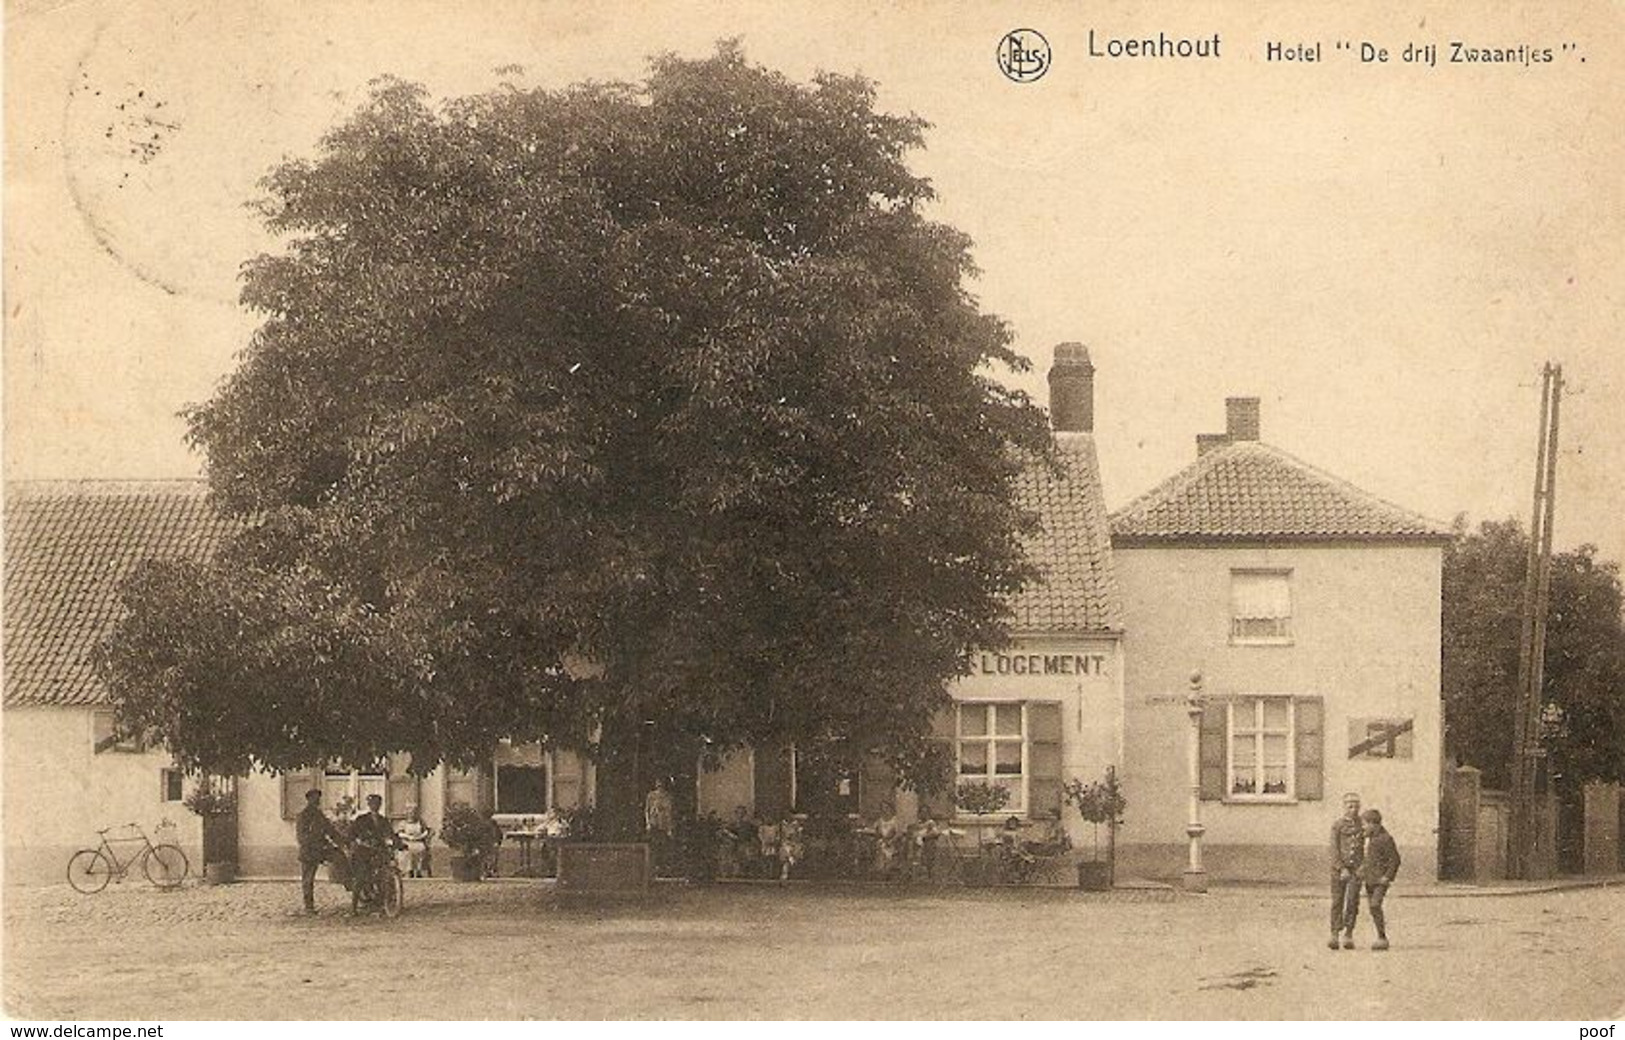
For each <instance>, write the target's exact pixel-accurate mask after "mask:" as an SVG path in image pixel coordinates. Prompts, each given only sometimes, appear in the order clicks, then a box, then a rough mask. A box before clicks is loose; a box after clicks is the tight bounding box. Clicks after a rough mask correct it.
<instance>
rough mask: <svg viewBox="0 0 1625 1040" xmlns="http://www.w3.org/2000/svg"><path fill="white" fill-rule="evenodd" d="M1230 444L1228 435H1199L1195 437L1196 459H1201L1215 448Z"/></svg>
mask: <svg viewBox="0 0 1625 1040" xmlns="http://www.w3.org/2000/svg"><path fill="white" fill-rule="evenodd" d="M1229 443H1230V435H1229V434H1228V433H1199V434H1197V435H1196V457H1197V458H1201V457H1202V456H1203V455H1206V454H1207V453H1208V452H1210V451H1212V450H1213V449H1215V448H1222V447H1224V446H1225V445H1226V444H1229Z"/></svg>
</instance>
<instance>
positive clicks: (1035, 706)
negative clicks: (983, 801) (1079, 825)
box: [1027, 701, 1061, 820]
mask: <svg viewBox="0 0 1625 1040" xmlns="http://www.w3.org/2000/svg"><path fill="white" fill-rule="evenodd" d="M1027 768H1028V777H1027V798H1028V805H1027V815H1028V817H1029V818H1031V819H1035V820H1054V819H1059V818H1060V816H1061V705H1060V702H1059V701H1032V702H1030V703H1029V704H1028V705H1027Z"/></svg>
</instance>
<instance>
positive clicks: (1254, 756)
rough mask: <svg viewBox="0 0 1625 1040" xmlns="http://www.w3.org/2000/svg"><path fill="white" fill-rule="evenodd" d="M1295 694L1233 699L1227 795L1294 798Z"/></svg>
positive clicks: (1250, 798) (1257, 798)
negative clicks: (1292, 696)
mask: <svg viewBox="0 0 1625 1040" xmlns="http://www.w3.org/2000/svg"><path fill="white" fill-rule="evenodd" d="M1293 714H1294V712H1293V703H1292V698H1291V697H1238V698H1236V699H1235V700H1233V701H1231V702H1230V762H1229V783H1228V784H1227V785H1226V787H1225V791H1226V795H1227V797H1229V798H1230V799H1232V800H1235V801H1288V800H1290V799H1291V798H1292V797H1293V787H1294V784H1293V769H1292V758H1293V754H1292V752H1293V738H1292V732H1293V731H1292V717H1293Z"/></svg>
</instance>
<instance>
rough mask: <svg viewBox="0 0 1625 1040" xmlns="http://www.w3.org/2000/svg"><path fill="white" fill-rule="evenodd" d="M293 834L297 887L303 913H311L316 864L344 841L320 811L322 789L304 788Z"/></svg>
mask: <svg viewBox="0 0 1625 1040" xmlns="http://www.w3.org/2000/svg"><path fill="white" fill-rule="evenodd" d="M295 834H296V835H297V836H298V839H299V889H300V892H301V893H302V894H303V895H304V897H305V913H307V914H313V913H315V912H316V868H317V867H319V866H321V865H322V863H324V862H325V861H326V860H327V859H328V858H329V857H331V856H332V854H333V850H334V849H336V848H338V847H340V846H341V845H342V844H343V843H344V836H343V835H341V834H340V833H339V831H338V828H337V827H335V826H333V821H332V820H329V819H328V818H327V814H326V813H324V812H322V792H320V791H306V792H305V807H304V808H303V809H301V810H300V811H299V819H298V822H297V823H296V824H295Z"/></svg>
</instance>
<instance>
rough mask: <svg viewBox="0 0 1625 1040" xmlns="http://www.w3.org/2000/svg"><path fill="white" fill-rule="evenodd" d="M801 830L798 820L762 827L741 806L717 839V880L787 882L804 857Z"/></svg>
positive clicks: (786, 820)
mask: <svg viewBox="0 0 1625 1040" xmlns="http://www.w3.org/2000/svg"><path fill="white" fill-rule="evenodd" d="M802 828H803V821H802V819H801V817H799V816H794V815H786V816H785V817H784V818H783V819H780V820H777V821H774V822H770V823H763V822H762V821H760V820H758V819H756V818H755V817H754V816H752V815H751V814H750V813H749V811H747V810H746V809H745V808H744V806H740V807H738V808H736V809H735V810H734V818H733V819H732V820H731V821H729V823H728V824H726V825H725V826H724V827H723V828H722V830H721V832H720V833H719V835H718V837H719V841H718V848H717V876H718V877H724V878H775V877H776V878H778V879H779V880H781V881H783V880H786V879H788V878H789V877H790V871H791V870H792V869H793V868H794V867H795V865H796V864H797V863H798V862H800V861H801V859H802V858H803V857H804V856H805V854H806V847H805V841H804V839H803V834H802Z"/></svg>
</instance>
